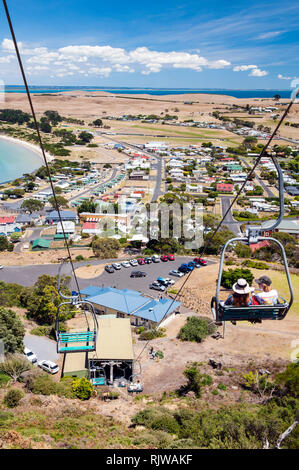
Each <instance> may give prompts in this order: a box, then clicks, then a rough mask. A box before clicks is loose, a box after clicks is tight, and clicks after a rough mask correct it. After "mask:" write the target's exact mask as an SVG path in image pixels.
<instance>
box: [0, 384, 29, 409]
mask: <svg viewBox="0 0 299 470" xmlns="http://www.w3.org/2000/svg"><path fill="white" fill-rule="evenodd" d="M24 396H25V394H24V392H23V391H22V390H20V389H18V388H12V389H11V390H9V391H8V392H7V394H6V395H5V397H4V400H3V403H4V405H6V406H7V407H8V408H15V407H16V406H18V404H19V403H20V400H21V399H22V398H23V397H24Z"/></svg>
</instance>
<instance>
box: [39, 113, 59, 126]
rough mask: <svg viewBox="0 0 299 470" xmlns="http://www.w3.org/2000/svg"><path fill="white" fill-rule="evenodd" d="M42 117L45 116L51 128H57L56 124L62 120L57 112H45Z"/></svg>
mask: <svg viewBox="0 0 299 470" xmlns="http://www.w3.org/2000/svg"><path fill="white" fill-rule="evenodd" d="M44 115H45V116H47V118H48V119H49V121H50V122H51V123H52V125H53V126H57V124H58V123H59V122H61V121H62V120H63V119H62V117H61V116H60V115H59V114H58V112H57V111H45V112H44Z"/></svg>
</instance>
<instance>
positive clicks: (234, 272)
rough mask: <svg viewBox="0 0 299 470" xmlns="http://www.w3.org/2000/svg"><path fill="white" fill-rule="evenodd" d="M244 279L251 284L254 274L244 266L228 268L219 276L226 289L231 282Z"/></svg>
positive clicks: (229, 287)
mask: <svg viewBox="0 0 299 470" xmlns="http://www.w3.org/2000/svg"><path fill="white" fill-rule="evenodd" d="M240 278H243V279H246V281H247V282H248V284H249V285H250V286H251V284H252V281H253V279H254V276H253V274H252V272H251V271H250V269H245V268H236V269H231V268H230V269H229V270H228V271H223V273H222V278H221V285H222V287H225V288H226V289H231V288H232V286H233V284H234V283H235V282H237V280H238V279H240Z"/></svg>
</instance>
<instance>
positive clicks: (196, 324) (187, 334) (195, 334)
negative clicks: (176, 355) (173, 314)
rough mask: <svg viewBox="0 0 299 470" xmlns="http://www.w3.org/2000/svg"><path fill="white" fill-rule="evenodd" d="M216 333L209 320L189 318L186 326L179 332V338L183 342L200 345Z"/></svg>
mask: <svg viewBox="0 0 299 470" xmlns="http://www.w3.org/2000/svg"><path fill="white" fill-rule="evenodd" d="M215 331H216V327H215V325H214V323H213V322H212V320H210V319H209V318H201V317H188V318H187V321H186V323H185V325H184V326H183V327H182V328H181V329H180V331H179V334H178V338H179V339H181V340H182V341H196V342H197V343H200V342H201V341H202V340H204V339H205V338H206V337H207V336H209V335H211V334H213V333H215Z"/></svg>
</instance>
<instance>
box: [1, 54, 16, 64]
mask: <svg viewBox="0 0 299 470" xmlns="http://www.w3.org/2000/svg"><path fill="white" fill-rule="evenodd" d="M14 58H15V57H14V56H13V55H7V56H2V57H0V64H9V63H10V62H11V61H12V60H13V59H14Z"/></svg>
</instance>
